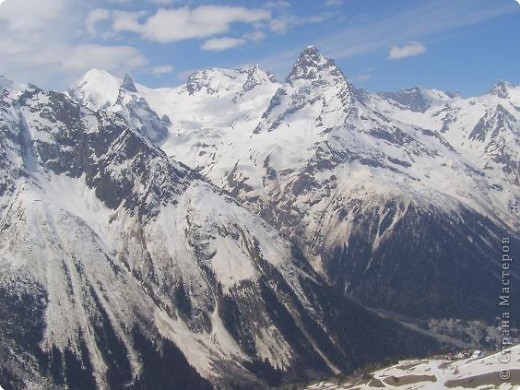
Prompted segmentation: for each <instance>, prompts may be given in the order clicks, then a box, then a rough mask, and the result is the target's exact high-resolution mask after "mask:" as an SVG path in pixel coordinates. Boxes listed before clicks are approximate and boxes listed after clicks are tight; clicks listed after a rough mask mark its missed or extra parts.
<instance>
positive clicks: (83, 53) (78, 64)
mask: <svg viewBox="0 0 520 390" xmlns="http://www.w3.org/2000/svg"><path fill="white" fill-rule="evenodd" d="M64 50H66V53H58V56H57V57H58V58H59V57H60V55H59V54H61V57H62V58H61V60H60V63H61V68H62V69H63V70H64V71H66V72H84V71H87V70H89V69H92V68H101V69H105V70H108V71H109V72H116V73H121V70H125V71H128V70H131V69H135V68H138V67H140V66H143V65H146V64H147V62H148V61H147V60H146V59H145V58H144V57H143V56H142V55H141V54H140V53H139V51H138V50H137V49H135V48H133V47H130V46H102V45H77V46H73V47H69V48H64Z"/></svg>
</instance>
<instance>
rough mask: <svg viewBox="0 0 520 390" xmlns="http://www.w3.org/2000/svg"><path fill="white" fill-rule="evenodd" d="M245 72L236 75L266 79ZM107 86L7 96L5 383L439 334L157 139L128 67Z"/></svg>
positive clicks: (166, 378)
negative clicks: (82, 94) (398, 314)
mask: <svg viewBox="0 0 520 390" xmlns="http://www.w3.org/2000/svg"><path fill="white" fill-rule="evenodd" d="M256 72H258V69H256V68H253V69H251V70H250V71H248V72H246V73H244V74H242V73H240V72H239V74H241V75H242V76H243V78H244V84H247V82H248V80H253V81H251V83H250V84H251V85H256V84H255V83H256V82H257V81H259V82H262V83H263V82H266V79H264V78H263V77H261V76H259V75H257V74H256ZM91 75H92V74H91ZM94 79H95V77H94ZM267 82H271V80H270V78H267ZM244 84H242V85H244ZM107 85H110V83H107ZM251 88H253V89H251V91H252V90H254V89H255V88H258V86H253V87H251ZM246 89H247V88H244V91H245V90H246ZM245 93H247V92H245ZM100 96H101V94H100V95H98V98H97V99H90V98H89V99H88V101H89V102H90V103H89V104H87V105H86V106H83V105H79V104H78V103H77V102H76V101H75V100H73V99H71V98H70V97H69V96H67V95H66V94H62V93H58V92H52V91H43V90H41V89H39V88H37V87H35V86H29V87H22V88H21V89H17V88H15V87H14V86H7V84H6V87H5V88H4V90H3V92H2V95H1V100H0V131H1V133H0V142H1V143H2V146H3V148H2V153H3V154H2V155H0V178H1V181H0V184H1V187H0V206H1V209H0V210H1V214H0V269H1V272H0V366H1V367H2V369H1V370H0V384H1V385H2V386H4V387H5V388H6V389H10V388H14V389H18V388H35V389H40V388H41V389H47V388H68V389H92V388H112V389H119V388H124V387H128V386H129V387H135V388H154V389H161V388H165V389H166V388H168V389H170V388H179V389H180V388H182V389H184V388H197V389H199V388H200V389H204V388H209V387H211V386H214V385H217V386H234V387H247V388H264V387H265V386H267V384H277V383H280V382H282V381H286V380H291V379H294V378H313V377H316V376H317V375H324V374H327V373H336V372H339V371H344V370H350V369H353V368H354V367H356V366H359V365H362V364H366V363H367V362H370V361H377V360H380V359H383V358H384V357H386V356H388V355H394V354H402V353H413V352H414V351H416V345H418V344H420V345H421V349H424V350H425V351H428V350H431V349H436V348H437V347H438V345H437V343H436V342H435V341H434V340H432V339H430V338H427V337H424V336H420V335H417V334H413V333H410V332H407V331H405V330H404V329H403V328H402V327H401V326H399V325H397V324H396V323H394V322H392V321H389V320H383V319H381V318H379V317H378V316H376V315H374V314H371V313H370V312H368V311H366V310H365V309H363V308H361V307H360V306H359V305H357V304H355V303H353V302H352V301H350V300H348V299H345V298H343V297H340V296H338V295H337V294H336V293H335V291H334V290H333V289H331V288H330V287H329V286H327V284H326V283H325V282H324V281H323V279H322V278H321V277H320V276H319V275H318V274H317V273H315V272H314V270H313V269H312V268H311V266H310V265H309V263H308V262H307V260H306V259H305V258H304V256H303V255H302V254H301V253H300V252H299V251H298V249H297V248H296V247H295V246H294V245H293V244H291V243H290V242H289V241H287V240H286V239H285V238H283V237H282V235H281V234H280V233H279V232H278V231H277V230H276V229H275V228H273V227H272V226H270V225H269V224H268V223H267V222H265V221H264V220H262V219H261V218H260V217H258V216H256V215H254V214H251V213H250V212H249V211H247V210H246V209H245V208H243V207H242V206H241V205H240V204H238V202H237V201H236V200H235V199H234V198H232V197H230V196H229V195H226V194H225V193H223V192H222V191H221V190H220V189H218V188H217V187H215V186H213V185H211V184H209V183H208V182H207V181H205V180H204V179H203V177H202V176H200V174H198V173H196V172H194V171H192V170H190V169H189V168H187V167H186V166H184V165H183V164H180V163H177V162H176V161H175V160H174V159H171V158H169V157H168V156H167V155H166V154H165V153H164V152H163V151H162V150H160V149H159V148H157V147H156V146H155V145H154V144H153V143H152V142H151V140H150V139H149V137H150V134H153V135H156V134H158V133H157V132H155V130H154V129H156V128H155V127H153V126H151V125H150V123H151V122H154V123H155V122H156V121H157V120H160V119H158V118H159V117H158V115H157V114H156V113H155V112H153V111H151V110H150V109H149V106H148V103H147V102H146V101H145V100H144V98H142V97H141V96H140V95H139V92H137V89H136V88H135V86H134V85H133V83H132V82H131V80H130V79H129V78H128V77H127V78H126V79H125V80H124V81H123V82H122V85H120V86H119V87H118V92H117V96H116V97H115V100H114V101H110V99H108V100H106V99H105V97H100ZM111 98H112V97H111ZM100 101H102V102H103V103H102V104H101V106H98V107H97V108H96V109H95V110H92V109H91V108H94V106H93V104H97V103H99V102H100ZM107 101H108V102H109V104H105V103H106V102H107ZM96 102H97V103H96ZM134 104H135V105H137V106H138V109H137V108H135V107H134ZM160 121H161V120H160ZM151 130H154V132H153V133H150V132H151ZM367 323H370V324H371V325H370V327H369V330H368V331H367V332H365V331H362V329H363V328H366V324H367Z"/></svg>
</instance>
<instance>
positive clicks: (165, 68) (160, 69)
mask: <svg viewBox="0 0 520 390" xmlns="http://www.w3.org/2000/svg"><path fill="white" fill-rule="evenodd" d="M174 70H175V68H174V67H173V66H171V65H161V66H154V67H153V68H152V73H153V74H156V75H162V74H170V73H173V71H174Z"/></svg>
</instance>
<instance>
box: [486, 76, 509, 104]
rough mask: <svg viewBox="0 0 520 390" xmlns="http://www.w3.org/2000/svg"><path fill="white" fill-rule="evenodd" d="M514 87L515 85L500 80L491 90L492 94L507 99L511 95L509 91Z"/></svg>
mask: <svg viewBox="0 0 520 390" xmlns="http://www.w3.org/2000/svg"><path fill="white" fill-rule="evenodd" d="M512 88H514V86H513V85H512V84H510V83H508V82H507V81H502V80H501V81H499V82H498V83H496V84H495V85H493V87H492V88H491V90H490V91H489V93H490V94H492V95H495V96H498V97H499V98H503V99H507V98H508V97H509V91H510V90H511V89H512Z"/></svg>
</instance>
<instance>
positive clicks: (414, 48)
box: [388, 41, 426, 60]
mask: <svg viewBox="0 0 520 390" xmlns="http://www.w3.org/2000/svg"><path fill="white" fill-rule="evenodd" d="M425 52H426V47H425V46H424V45H423V44H422V43H420V42H415V41H410V42H408V43H407V44H405V45H403V46H392V47H391V48H390V51H389V52H388V58H389V59H391V60H398V59H400V58H406V57H414V56H418V55H420V54H423V53H425Z"/></svg>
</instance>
